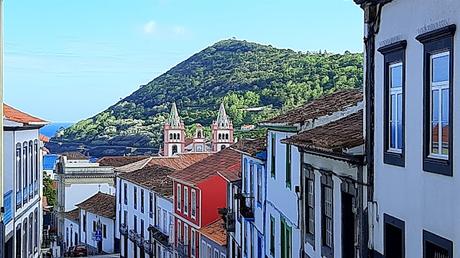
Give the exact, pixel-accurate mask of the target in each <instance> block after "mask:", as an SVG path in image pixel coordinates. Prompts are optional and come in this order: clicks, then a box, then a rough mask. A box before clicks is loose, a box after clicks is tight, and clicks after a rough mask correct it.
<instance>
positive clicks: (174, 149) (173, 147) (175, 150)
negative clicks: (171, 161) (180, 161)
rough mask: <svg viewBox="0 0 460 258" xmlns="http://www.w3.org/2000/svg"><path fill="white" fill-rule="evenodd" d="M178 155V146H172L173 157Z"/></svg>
mask: <svg viewBox="0 0 460 258" xmlns="http://www.w3.org/2000/svg"><path fill="white" fill-rule="evenodd" d="M176 153H177V145H173V146H172V155H174V154H176Z"/></svg>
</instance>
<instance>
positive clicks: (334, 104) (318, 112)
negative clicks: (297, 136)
mask: <svg viewBox="0 0 460 258" xmlns="http://www.w3.org/2000/svg"><path fill="white" fill-rule="evenodd" d="M361 101H363V94H362V92H361V91H360V90H341V91H337V92H335V93H331V94H328V95H325V96H322V97H320V98H318V99H315V100H312V101H309V102H308V103H306V104H304V105H302V106H300V107H297V108H294V109H292V110H289V111H287V112H286V113H284V114H282V115H279V116H277V117H274V118H272V119H269V120H267V121H265V122H263V123H261V124H262V125H294V124H299V123H303V122H305V121H308V120H311V119H315V118H318V117H321V116H326V115H331V114H333V113H335V112H338V111H341V110H344V109H346V108H349V107H353V106H356V105H357V104H358V103H359V102H361Z"/></svg>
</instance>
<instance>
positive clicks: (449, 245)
mask: <svg viewBox="0 0 460 258" xmlns="http://www.w3.org/2000/svg"><path fill="white" fill-rule="evenodd" d="M427 242H429V243H431V244H434V245H436V246H438V247H441V248H443V249H445V250H446V251H447V252H448V254H449V258H452V257H453V253H454V248H453V246H454V244H453V242H452V241H450V240H449V239H446V238H443V237H440V236H438V235H436V234H434V233H431V232H429V231H426V230H423V258H428V257H427V256H426V252H427V250H426V244H427Z"/></svg>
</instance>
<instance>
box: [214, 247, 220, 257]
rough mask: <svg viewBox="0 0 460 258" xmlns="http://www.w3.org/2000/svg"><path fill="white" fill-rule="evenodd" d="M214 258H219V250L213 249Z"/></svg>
mask: <svg viewBox="0 0 460 258" xmlns="http://www.w3.org/2000/svg"><path fill="white" fill-rule="evenodd" d="M214 258H219V250H217V249H216V248H214Z"/></svg>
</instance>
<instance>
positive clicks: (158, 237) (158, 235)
mask: <svg viewBox="0 0 460 258" xmlns="http://www.w3.org/2000/svg"><path fill="white" fill-rule="evenodd" d="M149 231H150V232H151V233H152V238H153V239H154V240H155V241H157V242H159V243H160V244H161V245H163V246H165V247H170V243H169V236H168V235H166V234H165V233H163V232H162V231H161V230H160V229H159V228H158V227H156V226H150V227H149Z"/></svg>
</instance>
